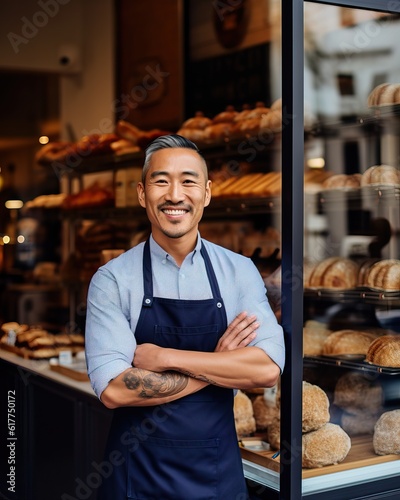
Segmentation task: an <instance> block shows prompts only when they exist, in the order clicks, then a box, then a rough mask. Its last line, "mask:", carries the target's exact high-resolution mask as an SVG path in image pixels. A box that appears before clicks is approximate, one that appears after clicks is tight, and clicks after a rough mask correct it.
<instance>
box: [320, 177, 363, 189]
mask: <svg viewBox="0 0 400 500" xmlns="http://www.w3.org/2000/svg"><path fill="white" fill-rule="evenodd" d="M360 184H361V174H353V175H347V174H336V175H332V176H330V177H328V179H326V180H325V181H324V182H323V183H322V189H357V188H359V187H360Z"/></svg>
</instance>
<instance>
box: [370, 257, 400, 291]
mask: <svg viewBox="0 0 400 500" xmlns="http://www.w3.org/2000/svg"><path fill="white" fill-rule="evenodd" d="M365 281H366V285H367V286H369V287H371V288H377V289H379V290H389V291H390V290H400V260H398V259H384V260H380V261H378V262H375V264H373V265H372V266H371V267H370V269H369V271H368V273H367V277H366V280H365Z"/></svg>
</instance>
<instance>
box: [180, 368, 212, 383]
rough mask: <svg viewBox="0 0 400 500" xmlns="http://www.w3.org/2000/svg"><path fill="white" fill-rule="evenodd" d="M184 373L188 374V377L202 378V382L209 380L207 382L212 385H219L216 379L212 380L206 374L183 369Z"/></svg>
mask: <svg viewBox="0 0 400 500" xmlns="http://www.w3.org/2000/svg"><path fill="white" fill-rule="evenodd" d="M182 373H183V374H184V375H187V376H188V377H191V378H195V379H197V380H201V381H202V382H207V384H211V385H217V384H216V382H215V380H211V379H210V378H208V377H206V376H205V375H201V374H199V375H196V374H195V373H192V372H188V371H182Z"/></svg>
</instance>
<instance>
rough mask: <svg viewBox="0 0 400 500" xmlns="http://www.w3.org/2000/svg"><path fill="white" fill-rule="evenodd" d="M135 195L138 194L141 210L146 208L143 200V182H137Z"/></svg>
mask: <svg viewBox="0 0 400 500" xmlns="http://www.w3.org/2000/svg"><path fill="white" fill-rule="evenodd" d="M137 193H138V199H139V203H140V206H142V207H143V208H146V200H145V193H144V185H143V182H138V185H137Z"/></svg>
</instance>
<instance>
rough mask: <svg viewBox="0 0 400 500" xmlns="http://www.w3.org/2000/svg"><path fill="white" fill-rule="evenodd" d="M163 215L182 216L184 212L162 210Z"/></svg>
mask: <svg viewBox="0 0 400 500" xmlns="http://www.w3.org/2000/svg"><path fill="white" fill-rule="evenodd" d="M164 213H166V214H167V215H183V214H185V213H186V210H164Z"/></svg>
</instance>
